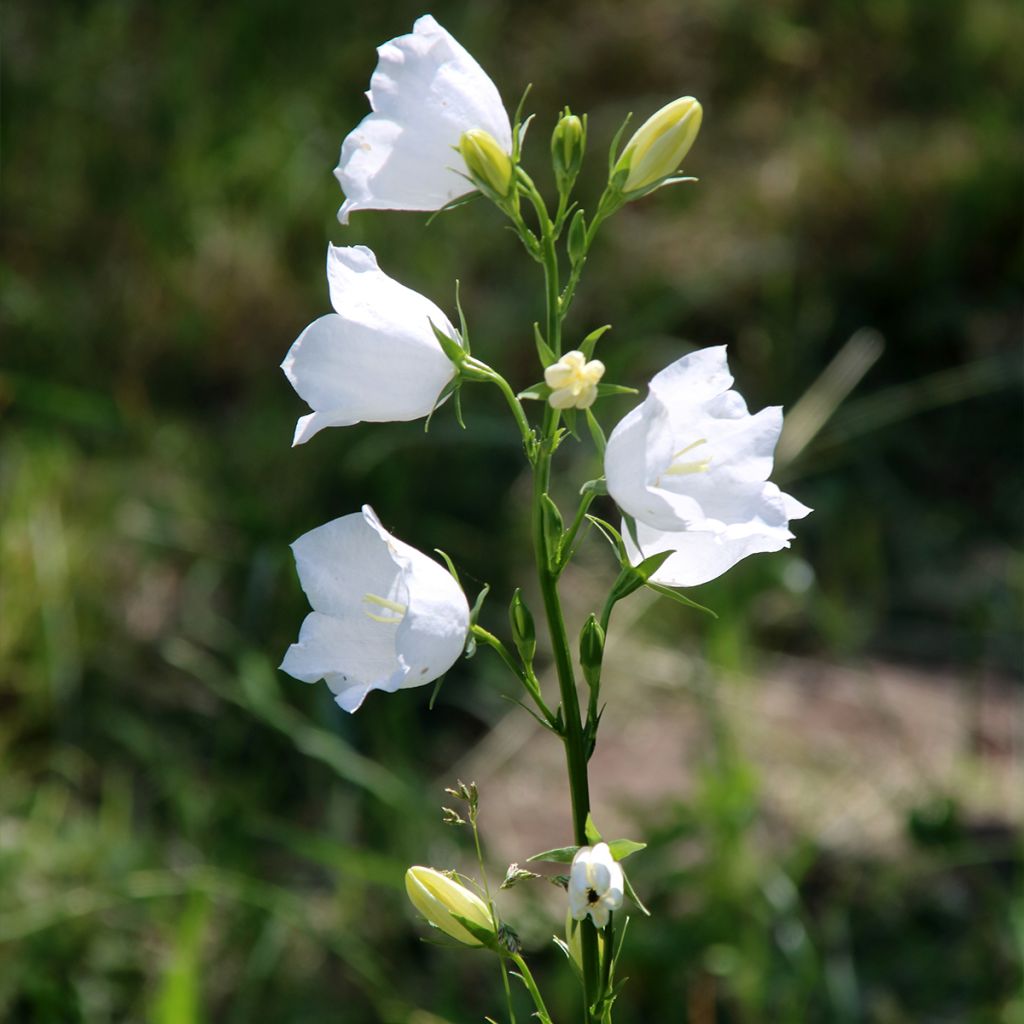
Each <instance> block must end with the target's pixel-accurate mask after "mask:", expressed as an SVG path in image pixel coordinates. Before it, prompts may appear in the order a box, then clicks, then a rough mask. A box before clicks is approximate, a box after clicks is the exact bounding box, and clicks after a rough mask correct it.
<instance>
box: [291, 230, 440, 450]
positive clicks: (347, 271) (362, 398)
mask: <svg viewBox="0 0 1024 1024" xmlns="http://www.w3.org/2000/svg"><path fill="white" fill-rule="evenodd" d="M327 283H328V285H329V287H330V293H331V305H332V306H333V307H334V309H335V312H333V313H328V314H327V315H326V316H322V317H320V318H319V319H318V320H314V321H313V322H312V323H311V324H310V325H309V326H308V327H307V328H306V329H305V330H304V331H303V332H302V334H300V335H299V337H298V338H297V339H296V341H295V342H294V344H293V345H292V347H291V348H290V349H289V350H288V354H287V355H286V356H285V358H284V362H283V363H282V364H281V369H282V370H284V372H285V375H286V376H287V377H288V380H289V381H291V383H292V387H294V388H295V390H296V391H297V392H298V393H299V395H300V396H301V397H302V398H303V399H304V400H305V401H306V403H307V404H308V405H309V406H310V408H312V409H313V412H312V413H310V414H309V415H308V416H303V417H302V418H301V419H300V420H299V421H298V423H297V424H296V425H295V438H294V440H293V441H292V444H302V442H303V441H308V440H309V439H310V438H311V437H312V436H313V435H314V434H316V433H317V432H318V431H320V430H323V428H324V427H347V426H350V425H351V424H353V423H359V422H362V421H367V422H374V423H382V422H387V421H390V420H414V419H419V418H420V417H421V416H427V415H428V414H429V413H430V412H431V410H432V409H433V408H434V406H435V405H436V404H437V400H438V396H439V395H440V393H441V391H442V390H443V389H444V387H445V385H446V384H447V383H448V382H449V381H450V380H451V379H452V377H453V376H454V375H455V368H454V366H452V363H451V362H450V360H449V359H448V357H447V356H446V355H445V354H444V351H443V350H442V348H441V346H440V345H439V344H438V343H437V338H435V337H434V331H433V328H432V327H431V322H433V323H434V325H435V326H436V327H437V328H438V330H441V331H444V332H445V333H446V334H447V335H448V336H449V337H450V338H456V339H457V338H458V337H459V335H458V332H457V331H456V330H455V328H454V327H453V326H452V325H451V323H450V322H449V320H448V318H447V317H446V316H445V315H444V313H442V312H441V310H440V309H438V308H437V306H435V305H434V303H433V302H431V301H430V299H428V298H426V297H425V296H423V295H420V294H419V293H418V292H414V291H413V290H412V289H411V288H406V287H405V285H401V284H399V283H398V282H397V281H395V280H394V279H393V278H390V277H388V275H387V274H385V273H384V272H383V271H382V270H381V269H380V268H379V267H378V266H377V257H376V256H374V254H373V252H372V251H371V250H369V249H367V248H366V246H364V245H354V246H344V247H338V246H334V245H331V246H328V248H327Z"/></svg>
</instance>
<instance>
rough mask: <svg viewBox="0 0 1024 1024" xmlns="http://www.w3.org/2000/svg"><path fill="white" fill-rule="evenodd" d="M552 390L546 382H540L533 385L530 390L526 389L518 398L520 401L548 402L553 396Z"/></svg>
mask: <svg viewBox="0 0 1024 1024" xmlns="http://www.w3.org/2000/svg"><path fill="white" fill-rule="evenodd" d="M551 390H552V389H551V385H549V384H545V383H544V381H539V382H538V383H537V384H531V385H530V386H529V387H528V388H524V389H523V390H522V391H520V392H519V394H518V395H516V398H518V399H519V400H520V401H526V400H530V401H536V402H546V401H547V399H548V396H549V395H550V394H551Z"/></svg>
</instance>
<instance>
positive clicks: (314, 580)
mask: <svg viewBox="0 0 1024 1024" xmlns="http://www.w3.org/2000/svg"><path fill="white" fill-rule="evenodd" d="M378 527H379V522H378V520H377V517H376V516H375V515H374V512H373V509H371V508H370V507H369V506H368V505H365V506H363V510H362V511H361V512H353V513H352V514H351V515H347V516H342V517H341V518H340V519H335V520H333V521H331V522H329V523H326V524H325V525H323V526H318V527H317V528H316V529H315V530H310V531H309V533H305V534H303V535H302V536H301V537H300V538H299V539H298V540H297V541H295V543H294V544H292V552H293V553H294V555H295V565H296V568H297V569H298V573H299V582H300V583H301V584H302V589H303V590H304V591H305V592H306V596H307V597H308V598H309V603H310V605H312V607H313V610H314V611H318V612H323V613H324V614H326V615H331V616H333V617H334V618H338V619H344V618H346V617H350V618H352V619H354V620H355V621H358V622H363V621H367V622H372V621H373V620H372V619H369V617H368V616H367V615H366V609H365V606H364V603H363V598H364V597H365V595H366V594H374V595H376V596H377V597H382V598H385V599H387V600H389V601H395V602H396V603H398V604H402V605H405V604H408V602H409V597H408V593H407V591H406V587H405V581H404V578H403V575H402V566H401V564H399V563H398V562H397V561H396V559H395V552H394V549H392V548H391V547H389V545H388V542H387V541H386V540H384V539H382V538H381V536H380V533H379V532H378Z"/></svg>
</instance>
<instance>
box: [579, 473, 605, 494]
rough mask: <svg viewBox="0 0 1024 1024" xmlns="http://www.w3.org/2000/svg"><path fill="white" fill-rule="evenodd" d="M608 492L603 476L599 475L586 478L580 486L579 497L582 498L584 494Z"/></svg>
mask: <svg viewBox="0 0 1024 1024" xmlns="http://www.w3.org/2000/svg"><path fill="white" fill-rule="evenodd" d="M607 493H608V484H607V482H606V481H605V478H604V477H603V476H599V477H597V478H595V479H594V480H588V481H587V482H586V483H585V484H584V485H583V486H582V487H581V488H580V497H581V498H582V497H583V496H584V495H585V494H593V495H601V494H607Z"/></svg>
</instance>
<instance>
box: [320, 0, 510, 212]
mask: <svg viewBox="0 0 1024 1024" xmlns="http://www.w3.org/2000/svg"><path fill="white" fill-rule="evenodd" d="M377 53H378V56H379V61H378V64H377V68H376V70H375V71H374V73H373V77H372V78H371V79H370V91H369V93H368V96H369V100H370V106H371V108H372V110H373V113H372V114H370V115H369V116H367V117H366V118H364V119H363V121H362V122H361V123H360V125H359V126H358V127H357V128H356V129H355V131H353V132H352V133H351V134H350V135H349V136H348V138H346V139H345V141H344V143H343V144H342V147H341V159H340V161H339V163H338V167H337V169H336V170H335V172H334V173H335V176H336V177H337V179H338V182H339V183H340V184H341V187H342V189H343V190H344V192H345V197H346V198H345V202H344V204H343V205H342V207H341V210H340V211H339V213H338V217H339V219H340V220H341V222H342V224H345V223H347V221H348V216H349V214H350V213H351V212H352V211H354V210H438V209H440V208H441V207H442V206H444V205H445V203H448V202H450V201H451V200H452V199H455V198H457V197H458V196H460V195H465V194H466V193H467V192H471V191H472V190H473V186H472V185H470V183H469V182H468V181H467V180H466V178H465V177H463V174H464V173H465V165H464V164H463V162H462V158H461V157H460V156H459V154H458V153H457V152H455V151H454V149H453V147H455V146H457V145H458V142H459V139H460V138H461V137H462V134H463V133H464V132H466V131H468V130H469V129H470V128H482V129H484V130H485V131H487V132H489V133H490V134H491V135H493V136H494V138H495V139H496V140H497V141H498V143H499V145H501V146H502V147H503V148H504V149H505V150H506V152H511V150H512V128H511V125H510V123H509V119H508V114H507V113H506V112H505V109H504V107H503V106H502V103H501V97H500V96H499V95H498V90H497V88H495V85H494V83H493V82H492V81H491V80H490V78H488V77H487V75H486V73H485V72H484V70H483V69H482V68H481V67H480V65H479V64H478V63H477V62H476V61H475V60H474V59H473V58H472V57H471V56H470V55H469V54H468V53H467V52H466V50H464V49H463V48H462V46H460V45H459V43H457V42H456V41H455V39H453V38H452V36H451V35H449V34H448V32H446V31H445V30H444V29H443V28H442V27H441V26H440V25H438V23H437V22H436V21H435V20H434V19H433V18H432V17H431V16H430V15H425V16H424V17H422V18H419V19H418V20H417V21H416V23H415V25H414V26H413V32H412V34H411V35H405V36H399V37H398V38H397V39H392V40H390V41H389V42H387V43H385V44H384V45H383V46H381V47H379V48H378V50H377ZM460 172H461V173H460Z"/></svg>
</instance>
